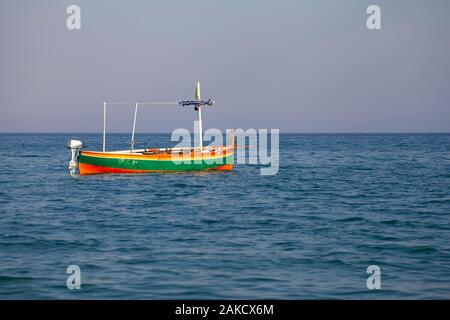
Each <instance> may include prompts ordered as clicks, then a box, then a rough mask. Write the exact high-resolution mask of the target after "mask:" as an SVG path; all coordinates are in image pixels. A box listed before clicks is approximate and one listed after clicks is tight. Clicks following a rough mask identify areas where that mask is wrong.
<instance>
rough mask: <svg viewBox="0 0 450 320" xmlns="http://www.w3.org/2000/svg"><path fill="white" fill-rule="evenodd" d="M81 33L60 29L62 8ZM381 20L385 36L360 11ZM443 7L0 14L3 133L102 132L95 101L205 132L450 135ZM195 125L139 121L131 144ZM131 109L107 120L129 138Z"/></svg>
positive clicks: (151, 5)
mask: <svg viewBox="0 0 450 320" xmlns="http://www.w3.org/2000/svg"><path fill="white" fill-rule="evenodd" d="M72 4H76V5H78V6H79V7H80V8H81V30H69V29H68V28H67V27H66V19H67V18H68V16H69V15H68V14H67V13H66V9H67V7H68V6H69V5H72ZM371 4H377V5H379V6H380V8H381V27H382V28H381V30H368V28H367V26H366V19H367V18H368V16H369V15H368V14H367V13H366V9H367V7H368V6H369V5H371ZM448 12H450V1H448V0H390V1H381V0H370V1H366V0H342V1H336V0H308V1H306V0H303V1H302V0H280V1H264V0H245V1H242V0H239V1H238V0H221V1H214V0H202V1H198V0H191V1H185V0H184V1H182V0H172V1H167V0H165V1H163V0H161V1H160V0H153V1H148V0H147V1H145V0H142V1H137V0H127V1H124V0H117V1H107V0H96V1H92V0H91V1H87V0H77V1H75V0H70V1H66V0H53V1H50V0H34V1H32V0H29V1H24V0H2V1H1V2H0V45H1V47H0V49H1V50H0V70H1V72H0V132H70V133H72V132H73V133H75V132H101V130H102V123H103V111H102V103H103V102H104V101H130V102H143V101H145V102H147V101H180V100H183V99H193V97H194V89H195V83H196V81H197V80H199V81H200V83H201V93H202V98H205V99H207V98H211V99H213V100H215V101H216V104H215V105H214V106H213V107H205V110H204V112H203V121H204V124H203V126H204V129H207V128H219V129H224V128H244V129H248V128H256V129H258V128H267V129H280V132H281V133H283V132H301V133H302V132H305V133H319V132H324V133H328V132H450V36H449V35H450V17H449V15H448ZM195 118H196V113H195V112H194V111H193V110H192V109H188V108H180V107H177V106H170V105H168V106H146V107H142V108H141V110H140V113H139V117H138V121H137V127H136V131H137V132H171V131H172V130H173V129H175V128H187V129H190V130H193V129H192V126H193V120H195ZM132 121H133V107H132V106H111V107H109V109H108V130H109V131H110V132H129V131H130V130H131V127H132Z"/></svg>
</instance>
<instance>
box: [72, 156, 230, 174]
mask: <svg viewBox="0 0 450 320" xmlns="http://www.w3.org/2000/svg"><path fill="white" fill-rule="evenodd" d="M78 161H79V163H86V164H91V165H95V166H102V167H109V168H118V169H128V170H155V171H159V170H161V171H189V170H207V169H212V168H216V167H218V166H222V165H225V164H232V163H233V161H234V155H233V154H231V155H229V156H227V157H223V158H218V159H210V160H207V159H206V160H202V161H201V162H200V161H198V160H196V161H188V162H180V163H176V162H174V161H171V160H140V159H117V158H100V157H90V156H85V155H83V154H80V156H79V158H78Z"/></svg>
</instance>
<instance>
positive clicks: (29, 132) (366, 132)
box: [0, 129, 450, 135]
mask: <svg viewBox="0 0 450 320" xmlns="http://www.w3.org/2000/svg"><path fill="white" fill-rule="evenodd" d="M268 130H270V129H268ZM171 133H172V132H156V131H154V132H136V134H171ZM192 133H193V132H192ZM0 134H100V135H102V134H103V132H62V131H54V132H53V131H50V132H45V131H0ZM106 134H107V135H108V134H131V132H128V131H115V132H107V133H106ZM280 134H450V131H330V132H326V131H321V132H320V131H318V132H308V131H300V132H298V131H297V132H296V131H285V132H281V131H280Z"/></svg>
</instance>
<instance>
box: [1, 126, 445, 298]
mask: <svg viewBox="0 0 450 320" xmlns="http://www.w3.org/2000/svg"><path fill="white" fill-rule="evenodd" d="M69 138H78V139H80V140H82V141H83V142H84V143H85V144H86V145H87V146H88V149H100V145H101V135H100V134H0V187H1V189H0V298H1V299H103V298H105V299H213V298H215V299H232V298H233V299H272V298H273V299H416V298H420V299H432V298H436V299H450V135H449V134H282V135H281V136H280V169H279V172H278V174H276V175H274V176H262V175H260V168H259V166H258V165H249V164H237V165H235V167H234V170H233V171H232V172H228V173H227V172H224V173H213V172H211V173H179V174H173V173H172V174H164V173H152V174H142V175H97V176H87V177H75V178H73V177H71V176H70V175H69V174H68V170H67V166H68V162H69V158H70V157H69V150H68V149H67V148H66V143H67V140H68V139H69ZM129 139H130V137H129V135H125V134H123V135H122V134H113V135H109V136H108V148H109V149H125V148H127V146H128V145H129ZM137 141H138V146H140V147H143V146H144V144H145V145H148V146H149V147H150V146H161V147H162V146H170V145H172V144H173V143H172V142H170V135H168V134H141V135H137ZM69 265H77V266H79V267H80V269H81V290H69V289H68V288H67V285H66V281H67V278H68V276H69V274H67V273H66V269H67V267H68V266H69ZM369 265H377V266H379V267H380V269H381V275H380V276H381V278H380V279H381V289H380V290H376V289H375V290H369V289H368V288H367V285H366V281H367V278H368V277H369V276H370V274H368V273H367V267H368V266H369Z"/></svg>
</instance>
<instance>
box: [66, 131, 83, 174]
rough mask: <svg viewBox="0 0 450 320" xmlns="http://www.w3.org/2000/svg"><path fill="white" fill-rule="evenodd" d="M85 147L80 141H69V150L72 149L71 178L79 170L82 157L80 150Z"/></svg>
mask: <svg viewBox="0 0 450 320" xmlns="http://www.w3.org/2000/svg"><path fill="white" fill-rule="evenodd" d="M82 147H83V143H82V142H81V141H79V140H72V139H71V140H69V141H68V142H67V148H69V149H70V154H71V157H70V162H69V173H70V175H71V176H73V175H76V173H77V168H78V157H79V155H80V149H81V148H82Z"/></svg>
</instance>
